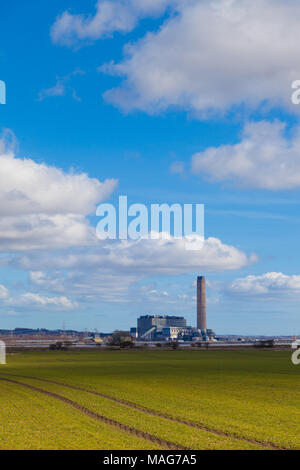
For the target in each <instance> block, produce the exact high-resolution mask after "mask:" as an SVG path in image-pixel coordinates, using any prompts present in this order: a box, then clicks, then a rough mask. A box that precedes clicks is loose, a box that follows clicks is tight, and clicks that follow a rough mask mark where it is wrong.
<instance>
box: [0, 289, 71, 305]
mask: <svg viewBox="0 0 300 470" xmlns="http://www.w3.org/2000/svg"><path fill="white" fill-rule="evenodd" d="M0 306H1V307H43V308H47V309H48V308H54V309H57V310H73V309H76V308H78V306H79V304H78V303H77V302H73V301H72V300H70V299H69V298H68V297H65V296H60V297H44V296H41V295H39V294H34V293H30V292H28V293H25V294H21V295H18V296H14V295H12V294H11V293H10V292H9V290H8V289H7V288H6V287H4V286H2V285H0Z"/></svg>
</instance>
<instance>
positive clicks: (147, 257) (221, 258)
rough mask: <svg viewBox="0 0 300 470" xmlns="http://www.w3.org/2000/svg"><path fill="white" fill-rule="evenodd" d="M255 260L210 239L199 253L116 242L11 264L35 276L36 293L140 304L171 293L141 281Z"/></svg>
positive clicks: (178, 245)
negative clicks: (144, 289)
mask: <svg viewBox="0 0 300 470" xmlns="http://www.w3.org/2000/svg"><path fill="white" fill-rule="evenodd" d="M201 243H202V239H201ZM254 261H256V257H255V255H252V256H247V255H246V254H245V253H244V252H242V251H240V250H238V249H236V248H234V247H233V246H230V245H225V244H223V243H222V242H221V241H220V240H218V239H215V238H209V239H208V240H206V241H205V243H204V247H203V249H202V250H199V251H198V252H195V251H193V252H190V251H187V250H186V249H185V242H184V241H183V240H174V239H171V240H139V241H110V242H101V244H99V245H98V246H94V247H89V248H85V249H84V250H83V249H80V248H72V250H64V251H62V252H55V253H47V252H38V253H30V254H21V255H19V256H18V257H15V259H14V260H13V262H12V264H11V265H12V266H13V267H14V268H17V269H22V270H25V271H29V272H30V278H29V281H30V286H31V288H30V289H31V290H33V291H38V292H47V293H48V292H51V293H52V294H55V295H57V294H59V295H75V296H77V297H78V296H82V299H81V301H82V302H96V301H99V300H101V301H105V302H128V301H131V302H132V299H133V298H134V299H135V302H138V301H141V299H142V298H144V299H146V298H147V299H151V300H153V301H154V300H155V299H159V298H160V299H162V300H164V301H167V300H168V296H167V295H166V293H167V292H168V289H161V288H160V287H159V286H155V287H153V288H151V289H148V290H147V292H146V291H143V290H141V289H140V288H139V283H140V282H142V281H144V280H146V279H149V278H153V277H155V276H176V275H181V274H190V273H197V272H198V273H199V272H223V271H228V270H235V269H240V268H243V267H246V266H248V265H249V264H251V263H253V262H254ZM79 301H80V299H79ZM168 301H171V299H169V300H168Z"/></svg>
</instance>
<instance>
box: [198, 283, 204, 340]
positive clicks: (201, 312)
mask: <svg viewBox="0 0 300 470" xmlns="http://www.w3.org/2000/svg"><path fill="white" fill-rule="evenodd" d="M197 328H198V330H202V331H206V291H205V277H204V276H200V277H198V279H197Z"/></svg>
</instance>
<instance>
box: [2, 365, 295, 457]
mask: <svg viewBox="0 0 300 470" xmlns="http://www.w3.org/2000/svg"><path fill="white" fill-rule="evenodd" d="M5 375H9V376H10V377H20V378H23V379H33V380H38V381H40V382H46V383H50V384H54V385H60V386H62V387H66V388H70V389H73V390H77V391H80V392H85V393H89V394H91V395H95V396H98V397H101V398H105V399H107V400H110V401H113V402H115V403H118V404H119V405H123V406H127V407H128V408H132V409H134V410H136V411H141V412H142V413H146V414H148V415H150V416H155V417H158V418H163V419H167V420H168V421H172V422H174V423H178V424H184V425H186V426H189V427H191V428H194V429H199V430H201V431H206V432H209V433H210V434H215V435H217V436H221V437H227V438H230V439H235V440H237V441H243V442H248V443H249V444H254V445H259V446H261V447H263V448H267V449H273V450H288V449H287V448H285V447H281V446H277V445H276V444H274V443H272V442H261V441H259V440H256V439H251V438H247V437H242V436H240V437H239V436H236V435H235V434H231V433H229V432H226V431H220V430H218V429H215V428H211V427H209V426H206V425H204V424H196V423H193V422H192V421H187V420H184V419H180V418H175V417H173V416H171V415H168V414H167V413H162V412H160V411H155V410H152V409H149V408H146V407H144V406H142V405H137V404H136V403H134V402H131V401H127V400H124V399H121V398H120V399H119V398H115V397H112V396H110V395H107V394H106V393H102V392H95V391H93V390H88V389H85V388H83V387H79V386H77V385H69V384H66V383H64V382H58V381H56V380H50V379H43V378H40V377H32V376H24V375H13V374H5Z"/></svg>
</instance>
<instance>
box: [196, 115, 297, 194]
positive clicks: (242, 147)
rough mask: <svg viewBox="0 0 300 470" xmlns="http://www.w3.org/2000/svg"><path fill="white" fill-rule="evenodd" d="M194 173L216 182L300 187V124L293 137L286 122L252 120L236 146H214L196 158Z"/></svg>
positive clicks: (276, 188)
mask: <svg viewBox="0 0 300 470" xmlns="http://www.w3.org/2000/svg"><path fill="white" fill-rule="evenodd" d="M192 172H193V173H195V174H199V175H203V176H204V177H208V178H209V179H210V180H211V181H213V182H222V181H228V182H232V183H234V184H235V185H237V186H239V187H246V188H259V189H269V190H280V189H294V188H299V187H300V127H297V128H296V129H294V132H293V136H292V137H291V138H288V137H286V135H285V124H284V123H282V122H274V123H269V122H265V121H263V122H256V123H254V122H253V123H248V124H247V125H246V126H245V128H244V130H243V135H242V139H241V141H240V142H239V143H237V144H235V145H222V146H220V147H212V148H208V149H206V150H205V151H204V152H200V153H196V154H195V155H194V156H193V158H192Z"/></svg>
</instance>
